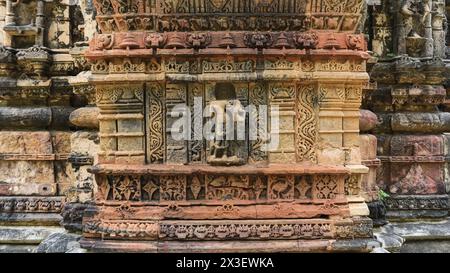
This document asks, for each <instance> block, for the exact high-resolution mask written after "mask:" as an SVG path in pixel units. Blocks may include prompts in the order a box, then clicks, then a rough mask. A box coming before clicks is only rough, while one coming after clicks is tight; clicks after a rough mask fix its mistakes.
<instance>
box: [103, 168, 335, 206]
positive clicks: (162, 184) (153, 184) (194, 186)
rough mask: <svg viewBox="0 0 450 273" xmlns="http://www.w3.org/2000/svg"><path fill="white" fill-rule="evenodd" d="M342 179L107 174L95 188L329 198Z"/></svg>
mask: <svg viewBox="0 0 450 273" xmlns="http://www.w3.org/2000/svg"><path fill="white" fill-rule="evenodd" d="M99 181H103V179H101V178H100V180H99ZM343 181H344V180H343V179H341V176H339V175H335V176H333V175H301V176H295V175H269V176H265V175H161V176H157V175H108V176H107V183H104V184H102V183H99V185H100V189H99V190H100V192H101V193H102V197H103V198H104V200H105V201H141V202H152V203H154V202H159V201H184V200H188V201H189V200H190V201H193V200H210V201H228V200H230V201H231V200H235V201H241V200H246V201H258V202H263V201H266V202H270V201H271V200H311V199H316V200H317V199H328V200H331V199H335V198H337V197H338V196H339V194H343V193H342V192H341V190H340V189H341V188H342V189H343V188H344V185H341V184H343Z"/></svg>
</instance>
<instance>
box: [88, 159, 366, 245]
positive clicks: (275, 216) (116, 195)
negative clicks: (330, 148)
mask: <svg viewBox="0 0 450 273" xmlns="http://www.w3.org/2000/svg"><path fill="white" fill-rule="evenodd" d="M91 172H93V173H95V175H96V180H97V184H98V185H99V192H98V194H99V196H98V201H97V202H96V206H93V207H92V208H90V209H88V210H86V211H85V213H84V217H83V227H84V228H83V238H84V240H83V247H85V248H88V249H91V250H93V251H101V252H103V251H126V252H142V251H145V252H249V251H252V252H265V251H269V252H273V251H276V252H306V251H317V252H322V251H340V250H339V247H337V246H338V245H340V244H341V245H342V244H343V245H348V246H349V248H346V249H345V251H363V252H364V251H369V250H368V243H369V242H370V239H371V238H372V221H371V220H370V219H369V218H366V217H359V216H353V215H352V214H351V210H350V208H349V203H348V199H347V197H346V196H345V189H344V188H345V187H344V183H345V181H346V177H348V175H349V173H350V172H349V169H347V168H345V167H336V166H321V165H300V164H285V165H283V164H271V165H267V166H258V167H257V166H250V165H246V166H238V167H234V168H228V167H216V166H209V165H196V166H190V165H188V166H186V165H185V166H183V165H179V166H175V165H130V166H119V165H108V164H106V165H98V166H96V167H93V168H92V169H91ZM362 204H364V203H362ZM355 239H356V240H355ZM348 240H355V242H350V241H348ZM347 241H348V242H347ZM125 242H126V243H125ZM345 242H347V243H345ZM258 246H260V247H258ZM343 251H344V250H343Z"/></svg>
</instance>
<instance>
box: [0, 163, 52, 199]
mask: <svg viewBox="0 0 450 273" xmlns="http://www.w3.org/2000/svg"><path fill="white" fill-rule="evenodd" d="M0 186H1V187H0V188H1V190H0V194H2V195H53V194H56V184H55V175H54V168H53V162H52V161H0Z"/></svg>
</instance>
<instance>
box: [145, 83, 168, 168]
mask: <svg viewBox="0 0 450 273" xmlns="http://www.w3.org/2000/svg"><path fill="white" fill-rule="evenodd" d="M146 91H147V102H146V103H147V109H148V111H147V114H146V119H147V122H146V130H147V163H150V164H155V163H156V164H157V163H163V162H164V157H165V152H164V150H165V147H164V145H165V141H164V138H165V137H164V128H165V122H164V120H165V117H164V113H165V109H164V105H165V102H164V101H165V98H164V97H165V96H164V89H163V88H162V87H161V85H160V84H158V83H149V84H147V86H146Z"/></svg>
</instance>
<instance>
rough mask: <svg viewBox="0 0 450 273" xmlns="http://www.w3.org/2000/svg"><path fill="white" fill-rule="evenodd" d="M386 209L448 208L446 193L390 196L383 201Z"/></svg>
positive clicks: (449, 205) (449, 206)
mask: <svg viewBox="0 0 450 273" xmlns="http://www.w3.org/2000/svg"><path fill="white" fill-rule="evenodd" d="M384 203H385V205H386V208H387V209H388V210H448V209H449V208H450V204H449V196H448V195H423V196H420V195H403V196H391V197H388V198H386V200H385V201H384Z"/></svg>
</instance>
